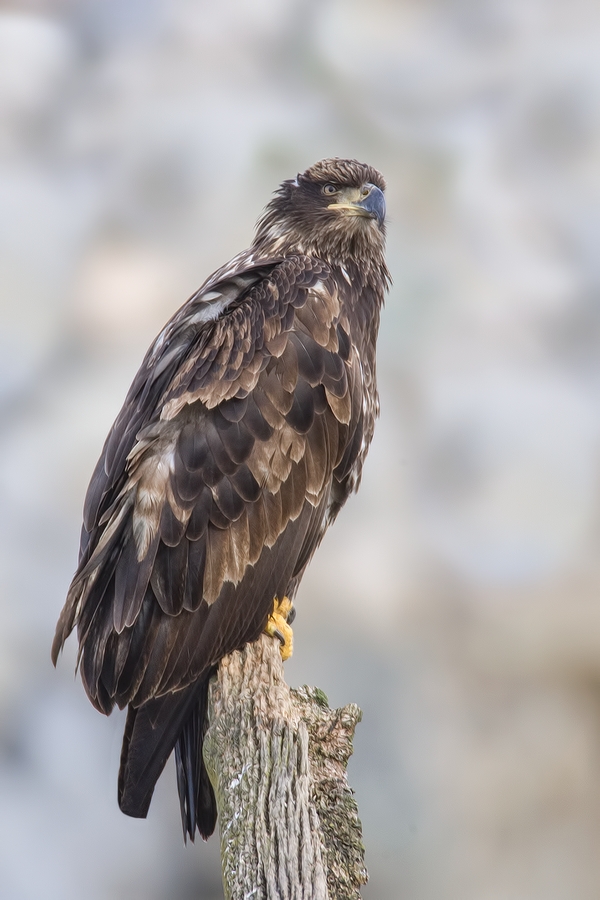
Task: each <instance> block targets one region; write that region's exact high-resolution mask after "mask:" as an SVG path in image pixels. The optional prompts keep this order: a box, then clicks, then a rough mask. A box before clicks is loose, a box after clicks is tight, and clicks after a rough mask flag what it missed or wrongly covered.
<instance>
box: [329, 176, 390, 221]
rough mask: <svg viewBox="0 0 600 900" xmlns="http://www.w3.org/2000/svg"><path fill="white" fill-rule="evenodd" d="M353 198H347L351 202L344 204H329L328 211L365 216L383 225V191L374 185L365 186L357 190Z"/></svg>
mask: <svg viewBox="0 0 600 900" xmlns="http://www.w3.org/2000/svg"><path fill="white" fill-rule="evenodd" d="M353 193H355V196H356V195H357V196H356V199H355V197H354V196H353V197H349V196H348V197H347V200H350V201H351V202H346V203H330V204H329V206H328V209H339V210H342V209H343V210H347V212H348V213H349V214H350V215H354V216H367V217H368V218H370V219H377V222H378V223H379V225H383V221H384V219H385V197H384V196H383V191H382V190H380V189H379V188H378V187H376V185H374V184H365V185H363V187H362V188H361V189H360V190H357V191H356V192H354V191H353Z"/></svg>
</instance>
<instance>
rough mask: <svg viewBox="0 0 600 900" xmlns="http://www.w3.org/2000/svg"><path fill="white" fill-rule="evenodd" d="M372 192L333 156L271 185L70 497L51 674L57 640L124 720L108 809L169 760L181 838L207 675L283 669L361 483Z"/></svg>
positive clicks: (141, 791) (367, 432)
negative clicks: (68, 577)
mask: <svg viewBox="0 0 600 900" xmlns="http://www.w3.org/2000/svg"><path fill="white" fill-rule="evenodd" d="M384 191H385V182H384V179H383V177H382V176H381V175H380V174H379V172H378V171H376V170H375V169H374V168H372V167H371V166H369V165H365V164H363V163H360V162H357V161H356V160H346V159H337V158H334V159H324V160H321V161H320V162H317V163H316V164H315V165H313V166H311V167H310V168H309V169H307V170H306V171H305V172H304V173H303V174H299V175H298V176H297V177H296V178H294V179H291V180H288V181H284V182H283V183H282V184H281V186H280V187H279V188H278V190H277V191H276V192H275V194H274V195H273V198H272V199H271V201H270V202H269V203H268V204H267V206H266V208H265V210H264V212H263V214H262V216H261V217H260V219H259V220H258V224H257V228H256V236H255V238H254V241H253V243H252V245H251V246H250V248H249V249H247V250H245V251H243V252H242V253H240V254H238V255H237V256H235V257H234V258H233V259H232V260H231V261H230V262H228V263H226V264H225V265H224V266H223V267H222V268H220V269H218V270H217V271H216V272H215V273H214V274H213V275H211V276H210V277H209V278H208V279H207V281H205V282H204V284H203V285H202V287H201V288H200V289H199V290H198V291H196V293H195V294H193V295H192V297H191V298H190V299H189V300H188V301H187V303H185V304H184V305H183V306H182V307H181V308H180V309H179V311H178V312H176V313H175V315H174V316H173V317H172V318H171V320H170V321H169V322H168V323H167V325H166V326H165V327H164V328H163V330H162V331H161V332H160V334H159V335H158V337H157V338H156V340H155V341H154V343H153V344H152V346H151V347H150V349H149V350H148V352H147V354H146V356H145V358H144V360H143V362H142V365H141V368H140V370H139V372H138V373H137V375H136V377H135V379H134V381H133V384H132V385H131V388H130V390H129V393H128V394H127V397H126V399H125V403H124V405H123V408H122V409H121V411H120V413H119V415H118V416H117V418H116V421H115V423H114V425H113V426H112V428H111V430H110V433H109V435H108V437H107V439H106V443H105V444H104V448H103V450H102V454H101V456H100V459H99V461H98V464H97V466H96V468H95V470H94V473H93V475H92V479H91V482H90V485H89V488H88V491H87V495H86V499H85V504H84V512H83V528H82V534H81V545H80V554H79V564H78V568H77V571H76V573H75V576H74V578H73V581H72V584H71V586H70V589H69V592H68V595H67V600H66V603H65V606H64V609H63V611H62V613H61V615H60V618H59V621H58V624H57V628H56V636H55V638H54V643H53V646H52V659H53V662H54V664H55V665H56V662H57V658H58V655H59V653H60V651H61V649H62V647H63V645H64V642H65V640H66V639H67V637H68V636H69V634H70V633H71V631H72V630H73V629H74V628H75V627H76V628H77V635H78V639H79V654H78V667H79V670H80V673H81V678H82V680H83V684H84V687H85V690H86V692H87V694H88V697H89V699H90V700H91V702H92V703H93V705H94V706H95V707H96V708H97V709H98V710H100V711H101V712H102V713H105V714H107V715H108V714H109V713H110V712H111V710H112V709H113V708H114V706H115V704H116V705H117V706H118V707H119V708H120V709H123V708H125V707H127V708H128V712H127V719H126V725H125V732H124V736H123V747H122V753H121V763H120V771H119V780H118V799H119V806H120V808H121V810H122V811H123V812H124V813H126V814H127V815H130V816H135V817H141V818H143V817H145V816H146V815H147V812H148V809H149V806H150V801H151V798H152V793H153V791H154V787H155V784H156V781H157V779H158V777H159V776H160V774H161V772H162V770H163V768H164V766H165V764H166V761H167V759H168V757H169V756H170V754H171V752H172V751H173V750H175V756H176V772H177V786H178V791H179V799H180V805H181V814H182V822H183V829H184V837H185V836H186V835H189V837H190V838H191V839H192V840H193V839H194V836H195V833H196V829H197V830H198V832H199V834H200V835H201V836H202V837H203V838H204V839H206V838H207V837H208V836H209V835H210V834H212V832H213V830H214V828H215V824H216V816H217V810H216V804H215V798H214V794H213V791H212V787H211V785H210V782H209V779H208V775H207V773H206V770H205V768H204V764H203V759H202V740H203V735H204V733H205V730H206V708H207V697H208V683H209V679H210V677H211V676H212V675H213V674H214V672H215V671H216V668H217V666H218V663H219V660H220V659H221V658H222V657H223V656H225V655H226V654H229V653H231V652H232V651H234V650H236V649H239V648H241V647H243V646H244V645H245V644H246V643H248V642H250V641H255V640H257V639H258V638H259V636H260V635H261V633H262V632H263V631H265V630H266V631H267V633H269V634H271V635H273V636H274V638H276V639H278V640H279V641H280V642H281V648H280V649H281V651H282V656H283V657H284V658H285V657H286V656H288V655H289V654H290V652H291V638H292V635H291V629H290V627H289V625H290V622H291V619H292V614H293V607H292V600H293V598H294V595H295V593H296V590H297V587H298V584H299V582H300V579H301V578H302V575H303V573H304V571H305V569H306V567H307V565H308V563H309V561H310V559H311V557H312V555H313V553H314V552H315V549H316V548H317V547H318V545H319V543H320V541H321V539H322V538H323V535H324V533H325V531H326V529H327V528H328V526H329V525H330V524H331V523H332V522H333V521H334V519H335V518H336V516H337V514H338V512H339V510H340V509H341V507H342V506H343V504H344V503H345V501H346V499H347V498H348V496H349V495H350V494H351V493H352V492H353V491H355V490H356V489H357V487H358V485H359V482H360V477H361V470H362V466H363V462H364V459H365V456H366V453H367V450H368V448H369V444H370V442H371V438H372V436H373V429H374V423H375V419H376V417H377V415H378V411H379V401H378V395H377V386H376V372H375V345H376V339H377V332H378V329H379V319H380V311H381V307H382V304H383V301H384V296H385V293H386V291H387V289H388V288H389V285H390V276H389V272H388V269H387V267H386V264H385V257H384V251H385V221H384V220H385V199H384Z"/></svg>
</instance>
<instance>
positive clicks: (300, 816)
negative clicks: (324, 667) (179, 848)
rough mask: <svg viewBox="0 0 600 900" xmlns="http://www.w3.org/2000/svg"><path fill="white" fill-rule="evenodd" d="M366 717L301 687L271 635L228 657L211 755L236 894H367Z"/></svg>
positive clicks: (225, 862)
mask: <svg viewBox="0 0 600 900" xmlns="http://www.w3.org/2000/svg"><path fill="white" fill-rule="evenodd" d="M360 719H361V711H360V709H359V708H358V706H356V705H355V704H350V705H348V706H344V707H343V708H342V709H336V710H332V709H329V706H328V703H327V698H326V696H325V695H324V694H323V692H322V691H320V690H319V689H318V688H309V687H303V688H300V689H298V690H291V689H290V688H289V687H288V686H287V684H286V683H285V681H284V678H283V664H282V661H281V656H280V653H279V644H278V642H277V641H276V640H274V639H273V638H271V637H267V636H266V635H262V636H261V638H260V639H259V640H258V641H256V642H255V643H253V644H248V645H247V646H246V647H244V649H243V650H240V651H236V652H235V653H232V654H230V655H229V656H227V657H225V658H224V659H223V660H221V663H220V665H219V670H218V672H217V675H216V676H215V678H214V679H213V680H212V682H211V685H210V689H209V707H208V722H209V727H208V730H207V732H206V736H205V739H204V760H205V763H206V767H207V769H208V773H209V776H210V780H211V782H212V785H213V788H214V791H215V795H216V798H217V808H218V811H219V827H220V833H221V860H222V866H223V886H224V891H225V897H226V898H227V900H359V898H360V885H361V884H365V883H366V881H367V871H366V868H365V864H364V847H363V844H362V834H361V826H360V821H359V818H358V808H357V806H356V802H355V800H354V797H353V794H352V791H351V789H350V788H349V787H348V782H347V778H346V765H347V763H348V759H349V757H350V755H351V754H352V737H353V735H354V729H355V727H356V725H357V723H358V722H360Z"/></svg>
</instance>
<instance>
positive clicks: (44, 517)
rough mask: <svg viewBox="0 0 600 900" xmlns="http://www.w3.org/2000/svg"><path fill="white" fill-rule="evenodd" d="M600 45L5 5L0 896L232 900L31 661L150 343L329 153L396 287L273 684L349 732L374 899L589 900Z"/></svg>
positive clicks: (0, 113)
mask: <svg viewBox="0 0 600 900" xmlns="http://www.w3.org/2000/svg"><path fill="white" fill-rule="evenodd" d="M599 40H600V6H599V5H598V4H597V3H593V2H588V0H570V2H569V3H566V2H565V0H368V2H367V0H251V2H250V0H222V2H220V3H218V4H217V3H214V2H209V0H45V2H42V0H39V2H37V3H36V2H27V0H19V2H14V3H10V2H0V267H1V270H2V274H1V279H2V281H1V289H0V304H1V310H2V313H1V331H0V402H1V404H2V413H1V419H0V428H1V432H0V497H1V500H0V503H1V509H2V517H1V520H0V579H1V599H0V602H1V603H2V609H1V622H2V628H1V631H0V894H1V896H2V898H4V900H79V898H81V897H85V898H86V900H121V898H127V900H142V898H143V900H217V898H220V897H222V891H221V886H220V867H219V848H218V840H217V839H213V840H212V841H210V842H209V843H208V844H207V845H201V846H188V848H184V847H183V843H182V839H181V830H180V823H179V812H178V806H177V800H176V791H175V778H174V771H173V768H172V766H171V764H170V765H169V767H168V769H167V771H166V773H165V775H164V776H163V778H162V779H161V781H160V783H159V787H158V789H157V793H156V795H155V799H154V802H153V805H152V808H151V811H150V816H149V818H148V820H146V821H135V820H131V819H128V818H126V817H125V816H123V815H121V814H120V812H119V811H118V808H117V802H116V774H117V768H118V758H119V750H120V741H121V733H122V726H123V717H122V716H120V715H113V716H112V717H111V718H110V719H105V718H103V717H102V716H100V715H98V713H96V712H95V711H94V710H93V709H92V707H91V706H90V704H89V703H88V701H87V699H86V697H85V695H84V692H83V689H82V687H81V684H80V683H79V681H78V680H76V679H74V677H73V671H74V664H75V646H74V643H75V642H74V641H73V640H71V641H70V643H69V647H68V648H67V650H66V652H65V654H64V655H63V657H62V658H61V661H60V664H59V666H58V670H57V671H56V672H55V671H54V670H53V669H52V667H51V664H50V658H49V647H50V642H51V638H52V634H53V631H54V623H55V620H56V617H57V615H58V613H59V610H60V608H61V606H62V604H63V600H64V595H65V592H66V589H67V587H68V584H69V581H70V578H71V575H72V572H73V570H74V568H75V565H76V557H77V546H78V534H79V527H80V515H81V507H82V503H83V497H84V492H85V489H86V486H87V482H88V479H89V476H90V474H91V471H92V468H93V466H94V464H95V461H96V459H97V457H98V455H99V452H100V449H101V446H102V443H103V440H104V437H105V435H106V432H107V430H108V428H109V426H110V424H111V423H112V420H113V419H114V417H115V415H116V413H117V411H118V409H119V407H120V405H121V403H122V400H123V398H124V395H125V392H126V390H127V388H128V386H129V383H130V381H131V379H132V377H133V375H134V373H135V371H136V369H137V368H138V365H139V363H140V360H141V357H142V355H143V353H144V351H145V350H146V347H147V345H148V344H149V342H150V341H151V340H152V338H153V337H154V335H155V334H156V333H157V332H158V330H159V329H160V328H161V326H162V325H163V323H164V321H165V320H166V319H167V318H168V317H169V316H170V315H171V313H172V312H173V311H174V310H175V309H176V308H177V307H178V306H179V305H180V304H181V303H182V302H183V301H184V300H185V299H186V297H188V296H189V295H190V294H191V293H192V292H193V290H194V289H195V288H196V287H197V286H198V285H199V284H200V283H201V282H202V281H203V280H204V279H205V277H206V276H207V275H208V274H209V273H210V272H212V271H213V270H214V269H215V268H216V267H217V266H219V265H220V264H222V263H223V262H224V261H226V260H227V259H228V258H229V257H231V256H232V255H233V254H234V253H236V252H237V251H239V250H241V249H242V248H244V247H245V246H247V245H248V244H249V242H250V241H251V238H252V234H253V226H254V222H255V220H256V218H257V216H258V214H259V212H260V210H261V209H262V207H263V206H264V204H265V203H266V201H267V200H268V199H269V196H270V193H271V191H272V190H273V189H274V188H275V187H276V186H277V184H278V183H279V182H280V181H281V180H282V179H283V178H289V177H294V175H295V174H296V172H298V171H302V170H304V169H305V168H306V167H307V166H309V165H310V164H311V163H313V162H314V161H316V160H317V159H319V158H321V157H325V156H343V157H357V158H359V159H361V160H364V161H368V162H369V163H371V164H372V165H374V166H376V167H377V168H379V169H380V170H381V171H382V172H383V173H384V174H385V176H386V178H387V181H388V186H389V187H388V211H389V264H390V268H391V270H392V274H393V277H394V287H393V290H392V291H391V294H390V296H389V299H388V302H387V307H386V311H385V314H384V317H383V321H382V326H381V338H380V353H379V366H380V368H379V371H380V389H381V400H382V415H381V419H380V422H379V425H378V428H377V431H376V436H375V440H374V442H373V446H372V450H371V454H370V457H369V459H368V461H367V465H366V469H365V473H364V479H363V486H362V490H361V492H360V494H359V495H358V497H356V498H354V499H352V500H351V501H350V502H349V504H348V506H347V508H346V510H344V513H343V514H342V515H341V517H340V519H339V521H338V523H337V524H336V526H335V528H334V529H333V530H332V531H331V532H330V533H329V534H328V536H327V538H326V539H325V541H324V543H323V546H322V547H321V549H320V551H319V553H318V554H317V556H316V558H315V560H314V562H313V564H312V566H311V567H310V569H309V571H308V574H307V575H306V578H305V580H304V583H303V586H302V589H301V591H300V594H299V597H298V601H297V608H298V616H297V619H296V624H295V626H294V628H295V636H296V638H295V640H296V652H295V656H294V658H293V660H291V661H290V663H289V664H288V665H287V676H288V680H289V682H290V683H291V684H292V685H297V684H302V683H305V682H307V683H310V684H317V685H318V686H319V687H321V688H322V689H323V690H324V691H325V692H326V693H327V694H328V696H329V699H330V702H331V704H332V705H336V706H339V705H343V704H345V703H348V702H350V701H355V702H357V703H359V704H360V706H361V707H362V709H363V711H364V719H363V722H362V724H361V725H360V726H359V728H358V731H357V735H356V741H355V754H354V757H353V758H352V760H351V763H350V780H351V783H352V785H353V787H354V788H355V790H356V795H357V799H358V803H359V809H360V813H361V818H362V822H363V826H364V838H365V844H366V848H367V863H368V867H369V871H370V875H371V881H370V884H369V885H368V886H367V887H366V888H365V889H364V897H365V900H439V898H444V900H450V898H456V900H542V898H543V900H572V898H577V900H596V898H597V897H598V894H599V887H598V885H599V884H600V852H599V849H600V559H599V558H600V553H599V550H600V485H599V474H600V447H599V432H600V254H599V252H598V249H597V239H598V233H599V228H600V202H599V201H600V55H599V53H598V46H599ZM200 843H201V842H200Z"/></svg>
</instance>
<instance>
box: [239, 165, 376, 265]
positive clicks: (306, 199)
mask: <svg viewBox="0 0 600 900" xmlns="http://www.w3.org/2000/svg"><path fill="white" fill-rule="evenodd" d="M384 191H385V181H384V180H383V177H382V176H381V175H380V173H379V172H378V171H377V170H376V169H373V168H372V167H371V166H368V165H365V164H364V163H359V162H357V161H356V160H354V159H322V160H321V161H320V162H317V163H315V164H314V166H311V167H310V168H309V169H307V170H306V172H304V173H302V174H301V175H297V176H296V178H294V179H293V180H290V181H284V182H283V184H282V185H281V186H280V188H279V189H278V190H277V191H276V193H275V196H274V198H273V200H271V202H270V203H269V204H268V206H267V207H266V209H265V211H264V213H263V215H262V217H261V218H260V220H259V222H258V228H257V232H256V238H255V241H254V246H255V247H257V248H259V249H260V250H261V252H262V253H266V254H268V255H287V254H290V253H303V254H308V255H315V256H319V257H320V258H321V259H325V260H326V261H327V262H330V263H333V264H336V263H337V264H340V265H347V263H348V261H349V260H352V259H353V260H355V261H356V262H357V263H358V264H360V265H363V266H364V265H365V264H366V265H368V264H370V263H376V262H377V261H379V259H380V258H381V259H382V256H383V249H384V242H385V199H384V193H383V192H384Z"/></svg>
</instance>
